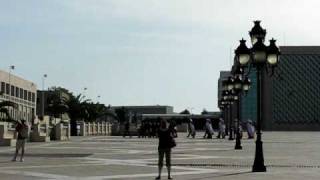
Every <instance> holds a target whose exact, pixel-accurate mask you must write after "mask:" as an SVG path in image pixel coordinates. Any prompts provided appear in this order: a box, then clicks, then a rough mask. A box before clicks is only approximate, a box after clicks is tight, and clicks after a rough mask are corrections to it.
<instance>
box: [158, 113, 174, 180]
mask: <svg viewBox="0 0 320 180" xmlns="http://www.w3.org/2000/svg"><path fill="white" fill-rule="evenodd" d="M158 137H159V145H158V155H159V157H158V176H157V177H156V180H158V179H161V171H162V167H163V158H164V156H166V166H167V170H168V179H172V177H171V149H172V148H173V147H175V146H176V142H175V140H174V138H173V137H172V132H171V130H170V129H169V128H168V125H167V121H166V120H164V119H162V120H161V122H160V129H159V131H158Z"/></svg>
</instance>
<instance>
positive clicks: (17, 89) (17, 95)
mask: <svg viewBox="0 0 320 180" xmlns="http://www.w3.org/2000/svg"><path fill="white" fill-rule="evenodd" d="M15 95H16V97H19V88H18V87H16V94H15Z"/></svg>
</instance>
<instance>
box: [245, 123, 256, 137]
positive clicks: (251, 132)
mask: <svg viewBox="0 0 320 180" xmlns="http://www.w3.org/2000/svg"><path fill="white" fill-rule="evenodd" d="M254 132H255V128H254V126H253V125H252V121H251V120H250V119H249V120H248V121H247V133H248V139H253V138H254Z"/></svg>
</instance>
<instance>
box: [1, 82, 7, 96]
mask: <svg viewBox="0 0 320 180" xmlns="http://www.w3.org/2000/svg"><path fill="white" fill-rule="evenodd" d="M1 92H3V93H5V92H6V83H4V82H1Z"/></svg>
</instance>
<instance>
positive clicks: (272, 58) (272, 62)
mask: <svg viewBox="0 0 320 180" xmlns="http://www.w3.org/2000/svg"><path fill="white" fill-rule="evenodd" d="M249 35H250V38H251V42H252V48H250V49H249V48H248V47H247V46H246V41H245V40H243V39H242V40H240V45H239V47H238V48H237V50H236V59H237V62H238V63H239V64H240V66H241V67H244V68H249V70H248V73H250V69H251V67H253V68H255V69H256V76H257V140H256V153H255V159H254V164H253V167H252V171H253V172H265V171H266V166H265V165H264V157H263V146H262V140H261V121H262V116H261V111H262V108H261V106H262V103H261V73H262V71H263V70H266V71H267V73H269V72H270V70H271V73H270V76H272V75H273V72H274V68H275V67H276V66H277V64H278V62H279V56H280V50H279V48H278V47H277V46H276V44H275V42H276V40H274V39H271V40H270V45H269V46H266V45H265V44H264V39H265V35H266V30H265V29H263V28H262V27H261V26H260V21H254V27H253V28H252V29H251V31H250V32H249Z"/></svg>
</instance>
